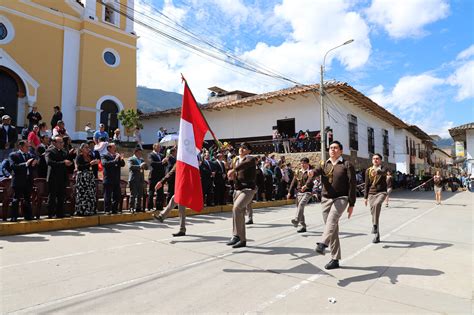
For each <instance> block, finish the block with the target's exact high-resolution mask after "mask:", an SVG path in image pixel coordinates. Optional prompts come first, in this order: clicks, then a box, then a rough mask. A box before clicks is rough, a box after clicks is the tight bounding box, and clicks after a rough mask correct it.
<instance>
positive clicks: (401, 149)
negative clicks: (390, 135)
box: [395, 129, 410, 174]
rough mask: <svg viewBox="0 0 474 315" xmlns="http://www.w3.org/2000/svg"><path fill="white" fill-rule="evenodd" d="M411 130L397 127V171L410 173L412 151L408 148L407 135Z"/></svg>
mask: <svg viewBox="0 0 474 315" xmlns="http://www.w3.org/2000/svg"><path fill="white" fill-rule="evenodd" d="M408 134H409V132H408V131H406V130H405V129H395V163H396V164H397V171H398V172H402V173H405V174H408V173H410V152H407V149H406V136H408Z"/></svg>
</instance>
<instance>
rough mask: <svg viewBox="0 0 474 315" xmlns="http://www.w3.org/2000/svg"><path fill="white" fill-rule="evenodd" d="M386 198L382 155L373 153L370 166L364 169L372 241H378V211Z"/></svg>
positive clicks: (365, 193)
mask: <svg viewBox="0 0 474 315" xmlns="http://www.w3.org/2000/svg"><path fill="white" fill-rule="evenodd" d="M386 198H387V176H386V171H385V170H384V169H383V168H382V155H380V154H378V153H375V154H374V155H373V156H372V166H371V167H369V168H368V169H367V170H366V171H365V191H364V203H365V206H367V203H369V205H370V213H371V214H372V225H373V226H372V234H375V237H374V239H373V241H372V242H373V243H379V242H380V225H379V219H380V212H381V210H382V203H383V202H384V200H385V199H386Z"/></svg>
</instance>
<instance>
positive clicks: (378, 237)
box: [372, 232, 380, 244]
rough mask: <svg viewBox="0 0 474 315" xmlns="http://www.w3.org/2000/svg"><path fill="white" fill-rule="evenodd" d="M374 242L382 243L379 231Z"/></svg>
mask: <svg viewBox="0 0 474 315" xmlns="http://www.w3.org/2000/svg"><path fill="white" fill-rule="evenodd" d="M372 243H374V244H377V243H380V234H379V233H378V232H377V234H375V237H374V239H373V240H372Z"/></svg>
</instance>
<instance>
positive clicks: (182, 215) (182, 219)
mask: <svg viewBox="0 0 474 315" xmlns="http://www.w3.org/2000/svg"><path fill="white" fill-rule="evenodd" d="M174 207H176V202H175V201H174V195H173V197H171V199H170V202H168V205H167V206H166V208H165V209H164V210H163V211H161V212H160V214H161V216H162V217H163V219H166V217H167V216H168V214H169V213H170V212H171V210H173V209H174ZM178 211H179V231H180V232H186V207H185V206H182V205H178Z"/></svg>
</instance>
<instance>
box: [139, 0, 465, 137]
mask: <svg viewBox="0 0 474 315" xmlns="http://www.w3.org/2000/svg"><path fill="white" fill-rule="evenodd" d="M135 3H136V8H135V9H136V10H137V14H136V15H135V16H136V18H138V19H141V20H142V21H143V22H146V23H148V24H153V25H154V26H155V27H157V28H160V30H163V29H164V30H167V31H169V32H171V33H172V32H173V30H171V29H169V28H167V27H166V26H165V24H163V23H168V24H169V20H166V19H165V18H164V17H163V16H162V15H160V13H164V14H165V15H166V16H167V17H168V18H170V19H172V20H173V21H175V22H177V23H179V24H180V25H183V26H185V27H186V28H187V29H189V30H191V31H192V32H193V33H195V34H197V35H199V37H200V38H203V39H206V40H210V41H212V42H214V43H219V44H220V45H222V46H225V47H226V48H227V49H228V50H229V51H231V52H232V53H233V54H235V55H237V56H239V57H240V58H242V59H244V60H247V61H252V62H256V63H258V64H259V65H261V66H266V67H268V68H271V69H272V70H275V71H278V72H279V73H281V74H284V75H285V76H286V77H289V78H291V79H293V80H295V81H297V82H299V83H303V84H309V83H317V82H318V80H319V65H320V64H321V63H322V59H323V55H324V53H325V52H326V51H327V50H328V49H330V48H332V47H334V46H337V45H339V44H341V43H343V42H344V41H346V40H348V39H351V38H353V39H354V40H355V41H354V42H353V43H352V44H350V45H347V46H344V47H341V48H339V49H337V50H335V51H333V52H331V53H330V54H329V55H328V57H327V59H326V75H325V78H326V79H327V80H338V81H345V82H348V83H349V84H350V85H352V86H354V87H355V88H357V89H358V90H360V91H361V92H363V93H364V94H365V95H367V96H369V97H371V98H372V99H373V100H374V101H376V102H377V103H378V104H379V105H381V106H384V107H385V108H387V109H388V110H390V111H391V112H392V113H394V114H395V115H397V116H398V117H400V118H402V119H403V120H404V121H406V122H407V123H411V124H417V125H419V126H420V127H421V128H423V129H424V130H425V131H426V132H428V133H434V134H439V135H442V136H445V137H446V136H448V132H447V130H448V128H450V127H453V126H457V125H461V124H464V123H468V122H472V121H474V101H473V99H474V87H473V85H474V83H473V82H474V78H473V77H474V1H471V0H452V1H448V0H400V1H395V0H331V1H329V0H280V1H272V0H248V1H247V0H174V1H173V0H135ZM140 12H142V13H144V14H146V16H145V15H141V14H140ZM160 21H161V22H160ZM136 31H137V34H138V35H139V36H140V39H139V51H138V73H137V75H138V84H139V85H144V86H148V87H152V88H160V89H164V90H168V91H174V92H179V93H182V85H181V82H180V73H183V74H184V75H185V76H186V78H187V80H188V83H189V84H190V86H191V88H192V90H193V92H194V94H195V95H196V97H197V98H198V101H201V102H205V101H206V96H207V88H208V87H211V86H215V85H217V86H220V87H222V88H224V89H227V90H234V89H240V90H246V91H249V92H255V93H262V92H268V91H274V90H278V89H280V88H285V87H288V86H291V85H292V84H291V83H288V82H284V81H282V80H277V79H273V78H267V77H263V76H261V75H258V74H255V73H252V72H248V71H246V70H242V69H238V68H234V67H232V66H230V65H227V64H224V63H222V62H220V61H216V60H213V59H212V58H209V57H206V58H203V57H201V56H199V55H197V54H195V53H192V52H189V51H187V50H185V49H183V47H182V46H180V45H179V44H176V43H175V42H173V41H169V40H165V39H163V38H161V37H159V36H157V35H156V34H154V33H152V32H150V31H149V30H147V29H145V28H143V27H142V26H139V25H137V26H136Z"/></svg>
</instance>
